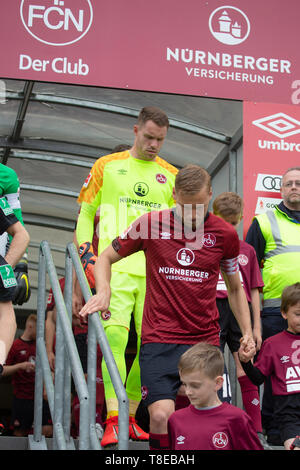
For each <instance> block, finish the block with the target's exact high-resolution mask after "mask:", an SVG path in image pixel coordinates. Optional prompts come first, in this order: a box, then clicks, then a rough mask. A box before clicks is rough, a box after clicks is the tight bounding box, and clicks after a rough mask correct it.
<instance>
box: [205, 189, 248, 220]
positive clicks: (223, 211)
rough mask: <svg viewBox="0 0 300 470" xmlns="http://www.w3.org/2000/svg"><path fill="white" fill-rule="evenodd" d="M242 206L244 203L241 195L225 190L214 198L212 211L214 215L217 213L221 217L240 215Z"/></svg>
mask: <svg viewBox="0 0 300 470" xmlns="http://www.w3.org/2000/svg"><path fill="white" fill-rule="evenodd" d="M243 206H244V203H243V199H242V198H241V196H239V195H238V194H237V193H234V192H232V191H225V192H224V193H222V194H219V196H217V197H216V198H215V199H214V202H213V212H214V214H215V215H219V216H221V217H228V216H230V215H242V213H243Z"/></svg>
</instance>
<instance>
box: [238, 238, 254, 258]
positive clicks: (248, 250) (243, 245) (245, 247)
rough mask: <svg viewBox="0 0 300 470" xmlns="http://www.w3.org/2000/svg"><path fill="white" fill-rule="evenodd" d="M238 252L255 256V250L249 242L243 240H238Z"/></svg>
mask: <svg viewBox="0 0 300 470" xmlns="http://www.w3.org/2000/svg"><path fill="white" fill-rule="evenodd" d="M240 253H241V254H243V255H248V256H249V255H252V256H254V257H255V258H256V252H255V249H254V248H253V246H252V245H250V243H248V242H246V241H245V240H240Z"/></svg>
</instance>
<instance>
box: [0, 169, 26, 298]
mask: <svg viewBox="0 0 300 470" xmlns="http://www.w3.org/2000/svg"><path fill="white" fill-rule="evenodd" d="M3 196H5V198H6V200H7V202H8V204H9V205H10V207H11V208H12V210H13V212H14V214H15V216H16V217H17V219H18V220H19V221H20V222H21V224H22V225H23V226H24V221H23V216H22V209H21V204H20V182H19V178H18V175H17V173H16V172H15V170H13V169H12V168H10V167H8V166H6V165H3V164H2V163H0V197H3ZM11 240H12V237H11V236H10V235H9V234H8V233H6V232H5V233H3V234H2V235H1V237H0V254H1V255H2V256H5V253H6V252H7V249H8V247H9V244H10V243H11ZM27 258H28V253H27V251H26V252H25V253H24V254H23V256H22V258H21V259H20V260H19V262H18V263H17V265H16V266H15V268H14V273H15V277H16V280H17V287H16V289H15V293H14V298H13V304H15V305H16V304H17V305H22V304H23V303H25V302H28V300H29V298H30V294H31V290H30V284H29V277H28V259H27Z"/></svg>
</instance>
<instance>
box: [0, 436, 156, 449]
mask: <svg viewBox="0 0 300 470" xmlns="http://www.w3.org/2000/svg"><path fill="white" fill-rule="evenodd" d="M52 441H53V440H52V439H45V441H44V443H45V445H46V447H47V450H52ZM31 442H33V441H32V437H31ZM73 442H74V446H75V450H76V449H77V448H78V440H77V439H74V440H73ZM33 444H34V443H33ZM128 449H129V450H149V443H148V442H134V441H129V443H128ZM1 450H29V439H28V437H14V436H0V451H1ZM36 450H43V449H39V445H38V446H37V449H36ZM45 450H46V449H45ZM105 450H118V447H117V446H111V447H107V448H106V449H105Z"/></svg>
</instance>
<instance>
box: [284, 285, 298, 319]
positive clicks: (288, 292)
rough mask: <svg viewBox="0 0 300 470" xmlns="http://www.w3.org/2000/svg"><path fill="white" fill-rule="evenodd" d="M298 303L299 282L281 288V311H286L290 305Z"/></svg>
mask: <svg viewBox="0 0 300 470" xmlns="http://www.w3.org/2000/svg"><path fill="white" fill-rule="evenodd" d="M298 302H299V303H300V282H296V283H295V284H292V285H291V286H287V287H285V288H284V289H283V291H282V294H281V308H280V309H281V311H282V312H284V313H287V311H288V309H289V308H290V307H293V306H294V305H296V304H297V303H298Z"/></svg>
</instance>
